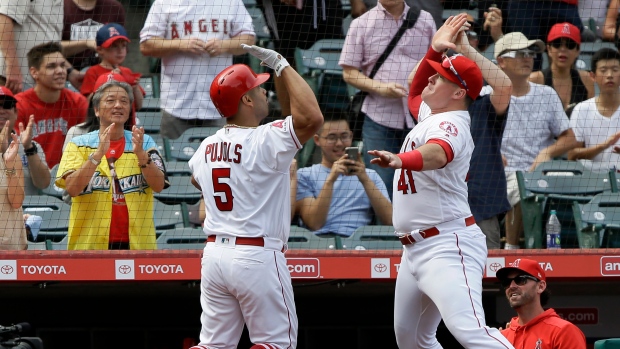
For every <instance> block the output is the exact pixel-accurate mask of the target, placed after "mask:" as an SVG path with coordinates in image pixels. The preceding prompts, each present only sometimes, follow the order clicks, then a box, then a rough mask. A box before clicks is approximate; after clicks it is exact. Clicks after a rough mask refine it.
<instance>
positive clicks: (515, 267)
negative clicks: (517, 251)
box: [495, 258, 547, 281]
mask: <svg viewBox="0 0 620 349" xmlns="http://www.w3.org/2000/svg"><path fill="white" fill-rule="evenodd" d="M511 271H520V272H524V273H526V274H529V275H531V276H533V277H535V278H537V279H538V280H542V281H546V280H547V276H546V275H545V271H544V270H542V268H541V267H540V264H538V262H537V261H535V260H533V259H527V258H519V259H515V261H514V262H512V263H510V264H509V265H508V266H507V267H503V268H501V269H500V270H498V271H497V272H496V273H495V276H497V278H498V279H500V280H503V279H505V278H506V277H507V276H508V273H510V272H511Z"/></svg>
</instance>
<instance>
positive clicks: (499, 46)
mask: <svg viewBox="0 0 620 349" xmlns="http://www.w3.org/2000/svg"><path fill="white" fill-rule="evenodd" d="M526 48H529V49H530V50H532V51H534V52H536V53H538V52H544V51H545V43H544V42H542V40H528V39H527V38H526V37H525V35H523V33H520V32H512V33H508V34H506V35H504V36H502V37H501V38H500V39H499V40H497V42H496V43H495V50H494V51H493V56H494V57H495V58H497V57H499V55H501V54H502V53H504V52H506V51H517V50H523V49H526Z"/></svg>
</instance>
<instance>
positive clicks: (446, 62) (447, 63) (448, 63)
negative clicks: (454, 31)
mask: <svg viewBox="0 0 620 349" xmlns="http://www.w3.org/2000/svg"><path fill="white" fill-rule="evenodd" d="M458 56H462V54H460V53H459V54H456V55H453V56H450V57H448V56H444V58H443V61H441V66H442V67H444V68H446V69H450V71H451V72H452V73H454V75H456V78H457V79H459V81H460V82H461V85H463V88H465V91H469V87H467V83H466V82H465V80H463V78H462V77H461V75H459V73H458V72H457V71H456V68H454V65H452V60H453V59H455V58H456V57H458Z"/></svg>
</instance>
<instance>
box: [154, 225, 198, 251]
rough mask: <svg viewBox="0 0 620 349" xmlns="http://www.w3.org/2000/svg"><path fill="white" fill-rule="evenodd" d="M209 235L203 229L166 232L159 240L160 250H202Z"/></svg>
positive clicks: (181, 229) (178, 229)
mask: <svg viewBox="0 0 620 349" xmlns="http://www.w3.org/2000/svg"><path fill="white" fill-rule="evenodd" d="M206 242H207V235H206V234H205V233H204V231H202V229H196V228H177V229H171V230H165V231H163V232H162V234H161V235H160V236H159V237H158V238H157V249H158V250H202V249H203V248H204V247H205V244H206Z"/></svg>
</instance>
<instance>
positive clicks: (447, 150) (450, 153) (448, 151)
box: [426, 138, 454, 166]
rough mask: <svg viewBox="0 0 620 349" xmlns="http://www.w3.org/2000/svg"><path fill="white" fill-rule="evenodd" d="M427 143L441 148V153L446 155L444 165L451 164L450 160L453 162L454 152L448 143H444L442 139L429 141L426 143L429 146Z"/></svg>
mask: <svg viewBox="0 0 620 349" xmlns="http://www.w3.org/2000/svg"><path fill="white" fill-rule="evenodd" d="M429 143H432V144H437V145H439V146H440V147H441V148H443V151H444V152H445V153H446V158H447V159H448V161H447V162H446V165H447V164H449V163H450V162H452V160H454V151H453V150H452V147H451V146H450V143H448V142H446V141H444V140H443V139H438V138H433V139H429V140H428V142H426V144H429ZM444 166H445V165H444Z"/></svg>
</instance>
